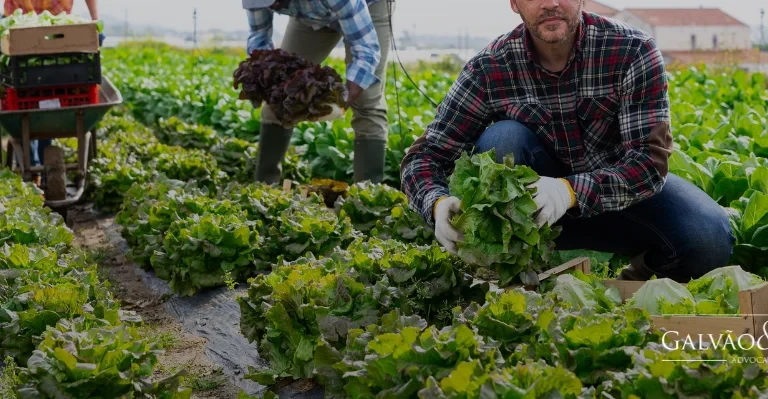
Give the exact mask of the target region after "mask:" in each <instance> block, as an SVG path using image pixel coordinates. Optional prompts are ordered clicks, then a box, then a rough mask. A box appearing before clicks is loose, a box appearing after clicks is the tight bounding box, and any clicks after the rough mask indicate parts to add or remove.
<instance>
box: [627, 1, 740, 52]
mask: <svg viewBox="0 0 768 399" xmlns="http://www.w3.org/2000/svg"><path fill="white" fill-rule="evenodd" d="M614 18H616V19H618V20H620V21H624V22H626V23H627V24H629V25H632V26H634V27H636V28H639V29H641V30H643V31H645V32H647V33H648V34H650V35H651V36H653V37H655V38H656V41H657V43H658V46H659V49H661V51H662V52H665V51H700V50H705V51H707V50H711V51H719V50H748V49H750V48H752V40H751V29H750V27H749V26H748V25H747V24H745V23H743V22H741V21H739V20H738V19H736V18H734V17H732V16H730V15H728V14H726V13H725V12H723V11H722V10H720V9H719V8H627V9H624V10H621V11H619V12H618V13H617V14H615V15H614Z"/></svg>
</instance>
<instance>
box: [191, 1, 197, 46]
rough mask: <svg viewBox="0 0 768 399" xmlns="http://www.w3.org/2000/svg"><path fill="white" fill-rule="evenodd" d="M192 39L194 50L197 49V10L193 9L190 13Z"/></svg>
mask: <svg viewBox="0 0 768 399" xmlns="http://www.w3.org/2000/svg"><path fill="white" fill-rule="evenodd" d="M192 25H193V28H192V29H193V30H192V38H193V40H194V42H195V49H197V8H195V11H194V12H193V13H192Z"/></svg>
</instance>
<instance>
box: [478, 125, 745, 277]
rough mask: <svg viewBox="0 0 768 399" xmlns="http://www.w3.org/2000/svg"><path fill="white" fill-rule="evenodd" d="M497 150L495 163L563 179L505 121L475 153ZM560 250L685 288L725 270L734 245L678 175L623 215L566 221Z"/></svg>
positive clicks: (534, 142)
mask: <svg viewBox="0 0 768 399" xmlns="http://www.w3.org/2000/svg"><path fill="white" fill-rule="evenodd" d="M492 148H495V149H496V157H497V162H501V160H502V159H503V157H504V156H505V155H506V154H509V153H512V154H514V157H515V164H518V165H527V166H530V167H531V168H532V169H534V170H535V171H536V172H537V173H539V174H540V175H542V176H547V177H565V176H566V175H567V174H568V172H567V169H566V167H565V166H564V165H563V164H562V163H561V162H559V161H558V160H556V159H555V158H554V157H553V155H552V154H551V153H549V152H548V151H547V150H545V148H544V147H543V146H542V145H541V143H540V142H539V140H538V138H537V137H536V135H535V134H534V133H533V132H531V131H530V130H529V129H528V128H527V127H525V126H524V125H522V124H520V123H518V122H514V121H502V122H498V123H495V124H493V125H491V126H490V127H489V128H488V129H487V130H486V131H485V132H484V133H483V134H482V135H481V137H480V139H479V140H478V142H477V145H476V149H475V151H476V152H485V151H488V150H490V149H492ZM556 225H560V226H562V227H563V231H562V233H561V235H560V236H559V237H558V238H557V239H556V240H555V245H556V249H558V250H572V249H587V250H593V251H600V252H608V253H615V254H620V255H626V256H630V257H633V261H632V269H634V270H632V271H627V273H628V275H625V276H623V277H624V278H626V279H631V280H646V279H648V278H650V277H651V275H652V274H655V275H656V276H657V277H659V278H662V277H669V278H671V279H674V280H677V281H680V282H687V281H689V280H690V279H692V278H698V277H700V276H702V275H703V274H705V273H707V272H709V271H711V270H713V269H716V268H718V267H722V266H726V265H727V262H728V259H729V258H730V256H731V252H732V248H733V245H734V243H735V241H736V238H735V237H734V235H733V233H732V231H731V226H730V223H729V221H728V216H727V215H726V213H725V211H724V210H723V208H721V207H720V205H718V204H717V202H715V201H714V200H713V199H712V198H710V197H709V196H708V195H707V194H706V193H705V192H704V191H702V190H701V189H699V188H698V187H696V186H695V185H693V184H692V183H690V182H688V181H686V180H684V179H682V178H681V177H679V176H676V175H674V174H671V173H670V174H669V175H668V176H667V181H666V183H665V185H664V188H663V189H662V190H661V191H660V192H659V193H658V194H656V195H654V196H653V197H651V198H648V199H647V200H645V201H642V202H640V203H637V204H635V205H633V206H631V207H629V208H626V209H624V210H622V211H619V212H606V213H604V214H601V215H598V216H594V217H590V218H573V217H571V216H569V215H566V216H564V217H563V218H562V219H560V221H558V223H557V224H556Z"/></svg>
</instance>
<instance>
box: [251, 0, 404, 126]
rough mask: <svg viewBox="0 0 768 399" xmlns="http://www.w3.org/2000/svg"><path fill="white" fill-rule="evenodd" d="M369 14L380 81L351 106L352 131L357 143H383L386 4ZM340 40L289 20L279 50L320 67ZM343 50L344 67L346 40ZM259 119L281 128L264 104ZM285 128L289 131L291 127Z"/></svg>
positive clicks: (382, 0) (348, 55)
mask: <svg viewBox="0 0 768 399" xmlns="http://www.w3.org/2000/svg"><path fill="white" fill-rule="evenodd" d="M394 8H395V2H394V1H392V11H393V12H394ZM368 10H369V12H370V14H371V19H372V20H373V25H374V27H375V29H376V35H377V36H378V38H379V47H380V48H381V60H380V61H379V65H378V66H377V67H376V76H377V77H378V78H379V80H380V83H377V84H375V85H372V86H370V87H369V88H367V89H365V90H363V92H362V94H360V97H358V98H357V100H356V101H355V102H354V103H353V104H352V106H351V107H352V112H353V115H352V129H353V130H354V131H355V138H356V139H377V140H386V138H387V132H388V122H387V101H386V98H385V97H384V88H385V86H386V79H387V74H386V70H387V59H388V56H389V48H390V46H391V36H390V31H389V9H388V0H379V1H377V2H376V3H373V4H371V5H369V6H368ZM342 38H343V35H342V33H341V32H339V31H336V30H334V29H331V28H323V29H320V30H314V29H312V28H311V27H309V26H307V25H304V24H302V23H301V22H298V21H297V20H296V19H295V18H291V19H290V21H289V22H288V27H287V29H286V31H285V36H284V37H283V42H282V44H281V45H280V48H281V49H283V50H285V51H288V52H292V53H296V54H298V55H299V56H301V57H303V58H305V59H307V60H308V61H311V62H314V63H316V64H320V63H322V62H323V61H324V60H325V59H326V58H328V56H329V55H330V54H331V51H332V50H333V48H334V47H336V45H337V44H338V43H339V40H341V39H342ZM344 47H345V49H346V63H347V64H349V63H351V62H352V53H351V52H350V49H349V42H347V41H346V40H344ZM342 76H343V74H342ZM261 119H262V123H269V124H275V125H280V124H281V123H280V122H279V121H278V120H277V118H276V117H275V115H274V113H273V112H272V110H271V109H270V107H269V106H268V105H266V104H264V107H263V108H262V110H261ZM285 127H286V128H292V126H285Z"/></svg>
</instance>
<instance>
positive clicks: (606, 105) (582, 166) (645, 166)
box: [401, 12, 672, 226]
mask: <svg viewBox="0 0 768 399" xmlns="http://www.w3.org/2000/svg"><path fill="white" fill-rule="evenodd" d="M667 87H668V83H667V77H666V72H665V68H664V63H663V60H662V56H661V53H660V52H659V50H658V49H657V48H656V43H655V41H654V39H653V38H651V37H650V36H648V35H647V34H646V33H644V32H642V31H639V30H637V29H634V28H632V27H630V26H628V25H625V24H623V23H620V22H617V21H614V20H608V19H605V18H601V17H599V16H597V15H595V14H590V13H586V12H585V13H583V15H582V19H581V25H580V27H579V31H578V38H577V40H576V44H575V46H574V51H573V53H572V55H571V58H570V60H569V61H568V64H567V66H566V68H565V69H564V70H563V71H562V72H561V73H557V74H555V73H551V72H549V71H547V70H545V69H544V68H543V67H541V65H540V64H539V63H538V62H537V61H536V57H535V54H534V53H533V47H532V43H530V37H529V34H528V33H526V30H525V28H524V26H523V25H520V26H519V27H518V28H517V29H515V30H514V31H512V32H510V33H508V34H505V35H503V36H501V37H499V38H498V39H496V40H495V41H494V42H492V43H491V44H490V45H489V46H488V47H486V48H485V49H484V50H483V51H482V52H480V53H479V54H478V55H476V56H475V57H474V58H473V59H472V60H470V61H469V62H468V63H467V65H466V66H465V67H464V68H463V70H462V71H461V73H460V74H459V76H458V78H457V80H456V82H454V84H453V86H452V87H451V89H450V90H449V92H448V93H447V95H446V97H445V99H444V100H443V102H442V103H441V104H440V106H439V107H438V109H437V116H436V117H435V120H434V121H433V122H432V123H431V124H430V125H429V126H428V127H427V129H426V131H425V132H424V134H423V135H422V136H421V137H420V138H419V139H418V140H417V141H416V143H414V145H413V146H412V147H411V148H410V149H409V151H408V154H407V155H406V156H405V158H404V159H403V163H402V172H401V173H402V182H403V183H402V189H403V191H404V192H405V193H406V194H407V195H408V198H409V201H410V205H411V207H412V208H413V209H414V210H416V211H418V212H420V213H421V215H422V217H423V218H424V220H425V222H426V223H427V224H428V225H429V226H434V220H433V216H432V206H433V204H434V203H435V201H436V200H438V199H439V198H440V197H442V196H446V195H449V193H448V185H447V178H448V176H449V174H450V173H451V172H452V171H453V167H454V162H455V161H456V159H458V158H459V156H460V155H461V153H463V152H469V151H472V150H473V148H474V146H475V143H476V142H477V140H478V138H479V137H480V135H481V134H482V133H483V132H484V131H485V129H486V128H487V127H488V126H489V125H490V124H491V123H493V122H496V121H500V120H515V121H518V122H520V123H522V124H524V125H526V126H527V127H528V128H530V129H531V131H533V132H534V133H535V134H536V135H537V137H538V138H539V141H540V142H541V143H542V144H543V145H544V146H546V147H547V149H549V150H550V152H551V153H552V154H554V155H555V156H556V157H557V159H559V160H560V161H561V162H562V163H563V164H564V165H565V167H566V169H569V176H567V177H566V179H567V180H568V181H569V182H570V183H571V186H572V187H573V189H574V191H575V192H576V199H577V201H578V207H577V208H574V209H572V210H571V211H569V214H571V215H573V216H576V217H579V216H580V217H590V216H594V215H599V214H601V213H603V212H608V211H618V210H622V209H624V208H627V207H629V206H630V205H633V204H635V203H637V202H638V201H641V200H643V199H646V198H648V197H650V196H652V195H654V194H656V193H657V192H659V191H660V190H661V188H662V186H663V185H664V181H665V180H666V175H667V160H668V158H669V155H670V153H671V149H672V137H671V135H670V133H669V98H668V95H667Z"/></svg>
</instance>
